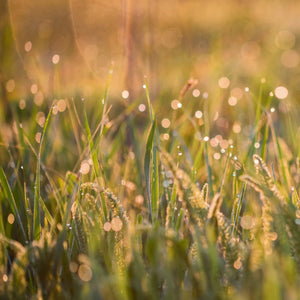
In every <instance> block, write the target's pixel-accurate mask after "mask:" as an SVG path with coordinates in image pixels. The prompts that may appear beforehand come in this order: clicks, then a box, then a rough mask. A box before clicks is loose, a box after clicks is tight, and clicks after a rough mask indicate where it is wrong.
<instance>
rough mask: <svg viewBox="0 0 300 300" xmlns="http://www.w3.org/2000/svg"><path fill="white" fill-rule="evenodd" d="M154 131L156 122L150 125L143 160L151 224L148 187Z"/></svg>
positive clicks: (150, 213)
mask: <svg viewBox="0 0 300 300" xmlns="http://www.w3.org/2000/svg"><path fill="white" fill-rule="evenodd" d="M155 130H156V121H154V122H153V123H152V126H151V129H150V132H149V135H148V139H147V144H146V153H145V159H144V172H145V178H146V188H147V196H148V203H149V219H150V220H151V221H152V222H153V215H152V198H151V192H150V191H151V186H150V182H151V180H150V177H151V175H150V164H151V152H152V149H153V143H154V137H155V136H154V134H155Z"/></svg>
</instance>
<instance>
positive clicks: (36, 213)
mask: <svg viewBox="0 0 300 300" xmlns="http://www.w3.org/2000/svg"><path fill="white" fill-rule="evenodd" d="M52 110H53V105H51V108H50V110H49V113H48V116H47V118H46V121H45V124H44V128H43V132H42V136H41V141H40V146H39V151H38V155H37V166H36V177H35V184H34V188H35V191H34V207H33V236H32V239H37V240H38V239H39V238H40V234H41V228H40V207H39V203H40V201H42V200H41V199H40V175H41V174H40V172H41V151H42V144H43V140H44V137H45V132H46V129H47V127H48V123H49V120H50V117H51V114H52Z"/></svg>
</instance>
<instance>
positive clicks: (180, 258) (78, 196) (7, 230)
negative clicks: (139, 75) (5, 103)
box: [0, 85, 300, 299]
mask: <svg viewBox="0 0 300 300" xmlns="http://www.w3.org/2000/svg"><path fill="white" fill-rule="evenodd" d="M193 88H194V87H192V86H191V87H190V89H191V90H192V89H193ZM260 89H261V90H260V91H259V100H258V101H257V104H255V101H254V99H253V98H251V97H252V96H251V94H247V93H245V95H244V97H245V98H244V99H246V97H248V98H249V97H250V98H249V99H250V100H251V101H253V102H252V103H254V105H259V106H260V109H258V108H257V107H255V106H254V109H253V116H250V120H249V124H251V122H253V123H252V127H250V128H248V131H247V132H249V135H247V134H244V133H243V131H242V132H241V133H234V132H233V131H229V132H227V133H225V131H224V136H222V137H221V138H220V135H219V136H218V135H214V134H213V133H212V132H215V133H216V131H215V130H216V129H215V128H214V127H215V122H216V120H215V118H214V117H213V116H212V114H214V112H213V111H212V109H211V105H213V103H211V102H209V98H208V99H205V98H202V99H200V100H198V101H199V104H200V105H203V108H202V110H203V111H204V117H203V118H202V119H201V118H200V119H197V118H196V117H195V116H193V110H194V109H193V108H192V109H191V107H190V106H189V105H187V103H188V101H194V100H193V99H191V97H192V95H191V94H190V91H189V90H187V91H186V92H185V94H184V95H182V91H181V92H180V93H179V95H180V97H181V103H182V107H180V108H178V109H175V110H173V112H172V115H173V117H172V121H171V122H170V125H169V126H167V127H168V128H164V127H162V126H161V125H160V122H159V120H158V119H157V117H156V113H155V110H156V109H157V108H153V107H152V104H151V102H152V101H151V100H150V92H149V89H148V85H147V88H146V91H145V98H146V99H148V100H147V101H148V108H147V110H148V111H149V116H148V117H147V113H146V112H139V111H138V110H137V107H138V105H139V103H138V102H136V103H133V104H132V105H130V106H127V107H125V110H124V111H123V112H121V113H119V114H113V113H111V112H110V110H109V109H108V110H107V105H108V102H109V99H108V98H106V96H105V98H106V99H105V101H103V102H102V103H100V109H99V111H96V112H95V111H93V110H91V109H90V108H89V109H88V110H86V108H88V106H87V103H88V101H89V99H85V100H84V101H81V100H80V99H74V100H68V99H66V100H65V101H67V102H68V103H67V105H66V107H67V110H66V111H64V112H60V113H57V111H55V109H56V105H57V104H55V105H54V106H53V105H52V106H51V107H50V108H49V109H48V114H47V117H46V116H45V117H44V118H45V119H44V122H43V124H42V125H43V126H42V127H43V128H42V131H41V136H40V137H41V138H40V139H37V141H38V142H36V141H34V139H35V132H36V130H37V127H36V125H35V123H34V122H32V119H34V118H36V116H37V115H38V111H37V110H36V111H35V112H34V114H33V115H32V116H29V117H28V116H26V114H25V111H22V110H20V109H18V108H16V107H13V106H12V111H13V112H14V116H15V118H16V120H17V119H22V128H20V130H15V131H14V132H13V133H12V134H13V139H11V140H9V143H8V144H7V143H5V139H4V138H3V136H2V137H1V139H2V141H1V143H2V145H4V144H5V145H6V146H4V147H2V150H1V151H2V153H3V155H4V156H5V155H6V156H8V157H9V159H8V160H6V162H3V163H2V165H3V167H2V168H1V169H0V171H1V173H0V180H1V194H0V197H1V202H0V203H1V206H0V207H1V220H0V221H1V222H0V225H1V226H0V228H1V235H0V239H1V257H0V258H1V264H0V267H1V276H2V277H1V279H2V280H1V285H0V288H1V289H0V292H1V296H2V298H6V297H10V298H11V299H24V298H28V299H33V298H41V299H42V298H43V299H53V298H54V297H58V298H59V299H71V298H72V299H83V298H88V299H100V298H105V299H186V298H188V299H200V298H204V299H212V298H216V299H229V298H230V299H252V298H253V297H254V298H265V299H269V298H270V299H273V298H276V297H277V298H278V299H279V298H280V299H281V298H288V299H296V298H297V294H298V292H299V288H298V286H299V284H298V283H299V261H300V244H299V240H300V239H299V238H300V228H299V225H298V224H299V211H300V207H299V198H298V189H299V180H298V176H299V175H298V172H299V170H298V158H297V154H293V153H298V151H299V149H298V148H294V149H293V148H292V147H293V146H296V147H298V145H297V144H295V143H291V142H290V140H291V139H289V136H287V137H281V136H280V134H279V133H277V132H276V130H277V129H276V127H277V125H278V123H277V122H278V119H277V121H276V114H278V113H280V111H279V112H276V111H275V112H274V111H273V112H270V100H269V99H268V97H267V96H266V95H267V93H266V91H265V90H264V91H263V90H262V88H260ZM107 94H108V93H107V90H106V91H105V95H107ZM29 101H30V100H29ZM274 101H275V100H274ZM281 101H285V100H281ZM286 101H288V100H286ZM274 104H276V102H275V103H274ZM237 105H240V104H239V103H238V104H237ZM241 105H242V104H241ZM264 105H267V107H265V106H264ZM200 109H201V107H200ZM232 110H234V107H233V108H232ZM260 111H261V113H260ZM235 113H236V114H237V115H236V117H235V118H238V117H239V116H238V114H240V113H241V112H240V111H238V110H236V111H235ZM142 114H143V115H144V117H143V118H146V119H148V120H147V121H146V122H145V121H144V122H141V121H140V119H139V118H140V116H141V115H142ZM23 118H24V119H23ZM128 118H131V121H130V122H129V121H126V120H129V119H128ZM285 118H288V119H289V123H286V124H289V126H294V130H295V131H296V129H295V126H296V121H295V120H294V119H293V116H292V114H291V115H290V114H289V113H285V114H282V116H281V120H282V119H285ZM124 121H125V123H123V122H124ZM203 123H204V125H203ZM283 123H284V122H283ZM138 124H140V125H138ZM249 124H248V127H249ZM246 125H247V124H245V125H244V124H243V123H241V125H240V126H241V128H244V126H246ZM123 126H124V130H122V128H123ZM141 126H142V127H141ZM282 126H283V125H281V127H282ZM125 127H127V128H125ZM93 128H95V129H93ZM147 132H148V133H147ZM281 132H284V131H282V130H281ZM286 132H287V133H288V132H289V131H286ZM128 134H129V135H130V139H129V137H128ZM225 134H227V137H226V136H225ZM76 135H77V138H76V139H73V140H70V136H72V137H74V136H76ZM251 135H253V136H254V138H253V142H251ZM57 136H60V138H61V139H63V140H65V141H68V144H65V143H60V140H58V141H57ZM208 137H209V138H208ZM236 138H238V140H237V139H236ZM249 138H250V143H249V142H248V141H249ZM128 139H129V140H128ZM285 141H287V142H285ZM57 142H58V145H57V144H56V143H57ZM222 142H223V144H221V143H222ZM215 143H216V144H215ZM257 143H259V146H257ZM125 145H126V146H125ZM220 145H223V146H224V147H221V146H220ZM231 145H232V146H231ZM283 148H285V149H288V151H289V152H290V153H292V155H291V156H290V157H288V156H287V152H288V151H283V150H282V149H283ZM77 149H79V150H80V153H79V154H76V151H77ZM53 152H54V153H53ZM70 152H71V153H72V152H73V153H74V154H73V153H72V155H71V154H70ZM245 155H246V160H245V161H244V163H242V162H240V158H242V157H245ZM252 155H253V160H252ZM261 156H262V157H263V158H264V159H262V158H261ZM62 157H63V160H59V159H61V158H62ZM74 157H75V159H74ZM76 157H77V159H76ZM58 161H60V162H61V165H60V164H57V162H58ZM70 161H73V164H74V167H70ZM142 165H143V166H144V168H141V167H140V166H142ZM292 187H293V188H292ZM291 188H292V190H291ZM291 191H292V192H291Z"/></svg>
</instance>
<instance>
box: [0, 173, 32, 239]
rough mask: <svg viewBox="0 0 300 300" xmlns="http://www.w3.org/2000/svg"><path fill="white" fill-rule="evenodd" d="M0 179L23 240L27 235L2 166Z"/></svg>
mask: <svg viewBox="0 0 300 300" xmlns="http://www.w3.org/2000/svg"><path fill="white" fill-rule="evenodd" d="M0 181H1V185H2V188H3V191H4V194H5V196H6V197H7V200H8V203H9V206H10V208H11V210H12V212H13V214H14V215H15V216H16V218H17V221H18V223H19V225H20V228H21V231H22V234H23V236H24V240H25V241H27V235H26V233H25V230H24V226H23V223H22V220H21V217H20V214H19V211H18V208H17V205H16V201H15V198H14V195H13V193H12V191H11V188H10V186H9V184H8V181H7V178H6V176H5V173H4V171H3V169H2V167H0ZM1 227H2V226H1ZM2 229H3V228H2Z"/></svg>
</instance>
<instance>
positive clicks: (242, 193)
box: [231, 182, 247, 237]
mask: <svg viewBox="0 0 300 300" xmlns="http://www.w3.org/2000/svg"><path fill="white" fill-rule="evenodd" d="M246 187H247V183H245V182H244V183H243V186H242V190H241V193H240V196H239V200H238V203H237V207H236V211H235V216H234V223H233V228H232V233H231V236H232V237H233V236H235V235H236V232H237V224H238V220H239V216H240V213H241V208H242V203H243V199H244V195H245V191H246Z"/></svg>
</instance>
